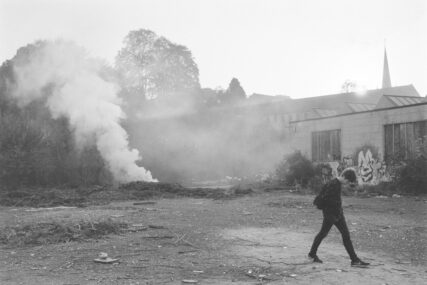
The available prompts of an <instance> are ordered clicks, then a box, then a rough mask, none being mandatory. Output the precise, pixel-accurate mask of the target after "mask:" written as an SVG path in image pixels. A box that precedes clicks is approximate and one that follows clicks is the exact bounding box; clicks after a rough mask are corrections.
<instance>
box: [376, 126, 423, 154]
mask: <svg viewBox="0 0 427 285" xmlns="http://www.w3.org/2000/svg"><path fill="white" fill-rule="evenodd" d="M426 140H427V121H419V122H411V123H401V124H390V125H385V126H384V149H385V160H387V161H389V160H392V159H393V160H405V159H411V158H414V157H415V153H416V144H417V141H419V142H421V143H425V141H426Z"/></svg>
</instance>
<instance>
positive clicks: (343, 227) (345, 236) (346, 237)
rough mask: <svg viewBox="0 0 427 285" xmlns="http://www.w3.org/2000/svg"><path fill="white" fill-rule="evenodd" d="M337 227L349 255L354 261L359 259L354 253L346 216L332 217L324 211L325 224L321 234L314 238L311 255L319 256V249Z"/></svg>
mask: <svg viewBox="0 0 427 285" xmlns="http://www.w3.org/2000/svg"><path fill="white" fill-rule="evenodd" d="M333 225H335V226H336V227H337V228H338V230H339V231H340V233H341V236H342V240H343V243H344V247H345V249H346V250H347V253H348V255H349V256H350V259H351V260H352V261H355V260H357V259H358V257H357V255H356V253H355V252H354V248H353V244H352V242H351V239H350V232H349V231H348V227H347V223H346V222H345V218H344V215H343V214H342V213H341V214H340V215H338V216H336V215H331V214H328V213H327V212H325V211H323V224H322V228H321V229H320V232H319V233H318V234H317V236H316V237H315V238H314V241H313V245H312V246H311V250H310V253H309V254H310V255H311V256H315V255H316V254H317V248H318V247H319V245H320V243H321V242H322V240H323V239H324V238H325V237H326V236H327V235H328V233H329V231H330V230H331V228H332V226H333Z"/></svg>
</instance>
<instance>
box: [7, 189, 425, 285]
mask: <svg viewBox="0 0 427 285" xmlns="http://www.w3.org/2000/svg"><path fill="white" fill-rule="evenodd" d="M425 200H426V198H425V197H424V198H421V199H419V198H418V199H415V198H385V199H379V198H368V199H361V198H353V197H351V198H350V197H344V211H345V214H346V218H347V222H348V224H349V228H350V231H351V235H352V239H353V241H354V244H355V248H356V251H357V252H358V254H359V256H360V257H362V258H363V259H365V260H367V261H370V262H371V263H372V264H373V266H371V268H370V269H360V268H352V267H350V263H349V259H348V257H347V256H346V252H345V250H344V247H343V246H342V243H341V241H340V236H339V233H338V231H337V230H336V229H333V230H332V231H331V233H330V234H329V236H328V237H327V238H326V240H325V241H324V243H322V245H321V247H320V249H319V256H320V257H321V258H322V259H323V260H324V263H323V264H320V265H319V264H313V263H309V262H308V260H307V259H306V254H307V252H308V249H309V246H310V245H311V242H312V239H313V237H314V235H315V234H316V232H317V230H318V229H319V227H320V223H321V213H320V212H319V211H318V210H316V209H314V208H313V207H312V206H311V201H312V196H299V195H292V194H289V193H279V192H272V193H262V194H256V195H253V196H247V197H244V198H238V199H234V200H209V199H190V198H182V199H162V200H156V203H155V204H153V205H134V202H135V201H129V202H120V203H112V204H109V205H104V206H92V207H88V208H83V209H80V208H76V209H62V210H41V211H34V212H28V211H26V209H25V208H19V209H13V208H9V207H3V208H1V209H0V211H1V220H0V227H1V228H3V227H5V226H7V225H15V224H17V223H19V224H28V223H34V222H41V221H67V222H70V221H71V222H72V221H79V220H83V219H84V220H93V221H96V220H98V219H99V218H101V217H102V218H105V217H111V218H112V219H114V220H117V221H120V222H126V223H128V224H130V225H134V226H135V227H134V231H130V232H126V233H125V234H123V235H110V236H108V238H105V239H101V240H99V241H86V242H70V243H66V244H55V245H44V246H37V247H27V248H8V247H6V246H2V247H1V248H0V262H1V265H2V267H1V269H0V284H182V280H198V284H265V283H269V284H426V283H427V277H426V276H427V271H426V269H425V266H426V264H427V254H426V249H427V236H426V222H425V216H426V208H427V203H426V201H425ZM149 225H151V227H149ZM131 229H132V228H131ZM99 252H107V253H108V254H109V256H111V257H116V258H120V263H118V264H98V263H94V262H93V259H94V258H96V257H97V256H98V254H99Z"/></svg>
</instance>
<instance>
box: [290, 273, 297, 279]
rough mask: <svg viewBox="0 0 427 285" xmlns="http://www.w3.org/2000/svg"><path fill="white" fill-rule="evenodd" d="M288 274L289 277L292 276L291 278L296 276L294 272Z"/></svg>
mask: <svg viewBox="0 0 427 285" xmlns="http://www.w3.org/2000/svg"><path fill="white" fill-rule="evenodd" d="M289 276H290V277H293V278H295V277H297V275H296V274H294V273H292V274H289Z"/></svg>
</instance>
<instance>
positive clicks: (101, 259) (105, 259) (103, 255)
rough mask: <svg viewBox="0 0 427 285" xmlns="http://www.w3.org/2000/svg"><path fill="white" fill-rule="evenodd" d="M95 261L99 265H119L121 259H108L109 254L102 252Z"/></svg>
mask: <svg viewBox="0 0 427 285" xmlns="http://www.w3.org/2000/svg"><path fill="white" fill-rule="evenodd" d="M93 261H94V262H97V263H104V264H112V263H117V262H118V261H119V259H118V258H111V257H108V253H106V252H100V253H99V255H98V258H96V259H94V260H93Z"/></svg>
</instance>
